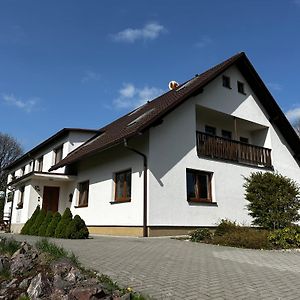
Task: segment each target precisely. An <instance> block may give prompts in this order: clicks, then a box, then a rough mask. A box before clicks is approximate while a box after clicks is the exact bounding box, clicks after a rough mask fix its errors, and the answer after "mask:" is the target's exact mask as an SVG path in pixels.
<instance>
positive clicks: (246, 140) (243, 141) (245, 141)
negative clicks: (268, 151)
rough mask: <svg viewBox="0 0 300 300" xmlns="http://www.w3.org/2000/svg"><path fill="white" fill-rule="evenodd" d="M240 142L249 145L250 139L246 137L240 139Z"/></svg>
mask: <svg viewBox="0 0 300 300" xmlns="http://www.w3.org/2000/svg"><path fill="white" fill-rule="evenodd" d="M240 142H242V143H245V144H249V139H248V138H246V137H242V136H241V137H240Z"/></svg>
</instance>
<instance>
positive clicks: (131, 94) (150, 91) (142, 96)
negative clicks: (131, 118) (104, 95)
mask: <svg viewBox="0 0 300 300" xmlns="http://www.w3.org/2000/svg"><path fill="white" fill-rule="evenodd" d="M163 92H164V91H163V90H162V89H160V88H156V87H148V86H144V87H143V88H137V87H135V86H134V85H133V84H132V83H124V84H123V87H122V88H121V89H120V90H119V97H118V98H116V99H115V100H114V101H113V106H114V107H115V108H119V109H121V108H136V107H138V106H140V105H142V104H144V103H145V102H147V101H150V100H152V99H154V98H156V97H157V96H159V95H161V94H162V93H163Z"/></svg>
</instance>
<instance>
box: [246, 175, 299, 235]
mask: <svg viewBox="0 0 300 300" xmlns="http://www.w3.org/2000/svg"><path fill="white" fill-rule="evenodd" d="M245 180H246V182H245V184H244V187H245V189H246V194H245V196H246V200H248V201H249V204H248V205H247V208H248V210H249V211H250V212H249V214H250V216H252V217H253V224H254V225H259V226H261V227H264V228H269V229H281V228H284V227H288V226H291V225H292V224H293V223H294V222H297V221H299V220H300V216H299V209H300V187H299V186H298V185H297V183H296V182H295V181H293V180H292V179H290V178H288V177H285V176H283V175H281V174H278V173H271V172H266V173H263V172H256V173H252V174H251V175H250V176H249V177H248V178H245Z"/></svg>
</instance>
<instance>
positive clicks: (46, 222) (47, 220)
mask: <svg viewBox="0 0 300 300" xmlns="http://www.w3.org/2000/svg"><path fill="white" fill-rule="evenodd" d="M52 217H53V213H52V211H48V212H47V215H46V218H45V219H44V221H43V223H42V225H41V227H40V229H39V232H38V235H39V236H46V230H47V228H48V226H49V224H50V222H51V221H52Z"/></svg>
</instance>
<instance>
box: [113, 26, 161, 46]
mask: <svg viewBox="0 0 300 300" xmlns="http://www.w3.org/2000/svg"><path fill="white" fill-rule="evenodd" d="M165 32H167V30H166V28H165V27H164V26H163V25H161V24H159V23H156V22H152V23H148V24H146V25H145V26H144V27H143V28H127V29H125V30H122V31H120V32H118V33H116V34H114V35H112V38H113V40H114V41H116V42H127V43H134V42H135V41H137V40H155V39H156V38H158V36H159V35H160V34H162V33H165Z"/></svg>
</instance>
